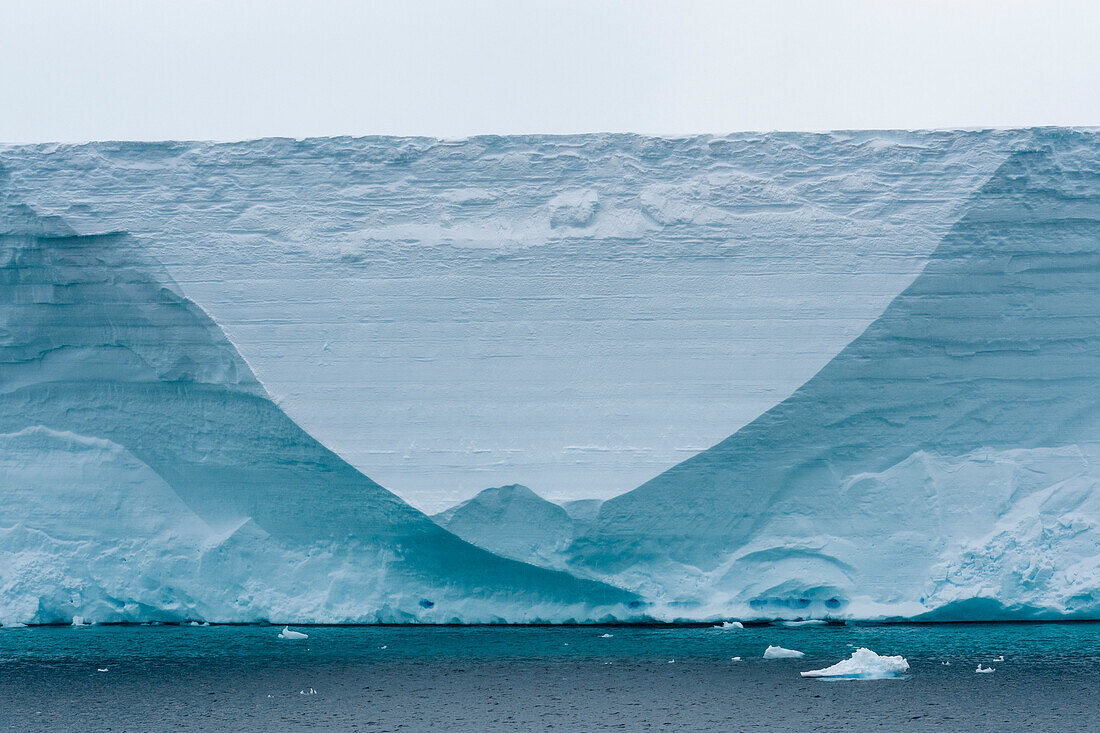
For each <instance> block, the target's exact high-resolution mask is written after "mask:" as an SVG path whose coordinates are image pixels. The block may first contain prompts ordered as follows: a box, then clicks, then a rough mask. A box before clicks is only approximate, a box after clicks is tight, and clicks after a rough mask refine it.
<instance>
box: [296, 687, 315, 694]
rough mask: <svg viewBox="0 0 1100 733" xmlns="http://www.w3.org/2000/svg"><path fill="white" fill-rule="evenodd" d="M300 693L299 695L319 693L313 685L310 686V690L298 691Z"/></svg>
mask: <svg viewBox="0 0 1100 733" xmlns="http://www.w3.org/2000/svg"><path fill="white" fill-rule="evenodd" d="M298 694H299V695H316V694H317V690H315V689H313V688H312V687H311V688H309V689H308V690H299V691H298Z"/></svg>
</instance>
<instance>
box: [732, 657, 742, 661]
mask: <svg viewBox="0 0 1100 733" xmlns="http://www.w3.org/2000/svg"><path fill="white" fill-rule="evenodd" d="M730 661H731V662H740V661H741V657H730Z"/></svg>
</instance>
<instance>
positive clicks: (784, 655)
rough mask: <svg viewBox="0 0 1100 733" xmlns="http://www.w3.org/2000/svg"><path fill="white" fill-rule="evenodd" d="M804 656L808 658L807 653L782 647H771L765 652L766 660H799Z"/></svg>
mask: <svg viewBox="0 0 1100 733" xmlns="http://www.w3.org/2000/svg"><path fill="white" fill-rule="evenodd" d="M804 656H806V654H805V652H800V651H797V650H795V649H784V648H783V647H781V646H769V647H768V648H767V649H765V650H764V659H798V658H799V657H804Z"/></svg>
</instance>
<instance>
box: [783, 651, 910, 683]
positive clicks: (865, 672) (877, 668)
mask: <svg viewBox="0 0 1100 733" xmlns="http://www.w3.org/2000/svg"><path fill="white" fill-rule="evenodd" d="M908 671H909V662H907V661H906V660H905V657H900V656H895V657H884V656H882V655H880V654H875V653H874V652H873V651H871V650H870V649H866V648H864V647H860V648H859V649H856V650H855V651H854V652H852V657H851V658H850V659H845V660H844V661H842V662H837V663H836V664H834V665H833V666H831V667H826V668H825V669H812V670H810V671H808V672H802V673H801V675H802V676H803V677H831V678H835V679H851V680H885V679H892V678H896V677H898V676H900V675H902V674H905V673H906V672H908Z"/></svg>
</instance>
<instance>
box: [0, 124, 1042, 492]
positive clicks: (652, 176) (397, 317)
mask: <svg viewBox="0 0 1100 733" xmlns="http://www.w3.org/2000/svg"><path fill="white" fill-rule="evenodd" d="M1047 134H1048V133H1045V132H1044V131H1041V130H1038V131H1036V130H998V131H989V130H986V131H976V130H975V131H965V132H959V131H898V130H867V131H840V132H833V133H823V134H804V133H766V134H765V133H735V134H729V135H698V136H690V137H682V138H654V137H644V136H638V135H611V134H609V135H575V136H541V135H534V136H510V137H498V136H486V137H476V138H470V139H465V140H435V139H429V138H393V137H370V138H324V139H307V140H293V139H264V140H248V141H241V142H233V143H208V142H188V141H175V142H159V143H142V142H93V143H87V144H82V145H57V144H55V145H49V144H43V145H22V146H14V145H13V146H4V145H0V167H4V168H6V169H7V170H8V171H9V173H10V187H11V189H12V191H14V192H15V193H16V194H17V195H18V200H19V201H20V202H22V203H25V204H28V205H31V206H33V207H34V208H35V210H37V211H39V212H41V213H44V214H50V215H57V216H60V217H62V218H63V219H64V220H65V222H66V223H67V224H69V225H70V226H72V227H73V229H74V230H75V231H76V232H77V233H79V234H99V233H103V232H110V231H125V232H128V233H130V234H131V235H133V236H134V237H136V238H137V239H138V240H139V241H140V242H141V245H142V247H143V248H144V250H145V251H146V252H147V253H148V254H150V255H151V256H152V257H154V258H156V259H157V260H158V261H160V262H161V263H163V265H164V268H165V269H166V270H167V271H168V273H169V274H170V275H171V276H172V279H173V280H174V281H175V282H176V283H178V285H179V288H180V290H181V292H182V293H183V294H184V295H186V296H187V297H188V298H189V299H191V300H193V301H195V302H196V303H199V304H200V305H201V306H202V308H203V309H204V310H206V311H207V312H208V313H209V314H210V316H211V317H212V318H213V319H214V320H215V321H216V322H217V323H218V325H219V326H220V327H221V328H222V329H224V330H225V332H226V333H227V334H228V336H229V337H230V339H231V340H232V341H233V343H234V345H235V346H236V347H237V348H238V349H239V351H240V352H241V354H242V355H243V356H244V358H245V360H246V361H247V362H248V364H249V366H250V367H251V368H252V370H253V372H254V373H255V374H256V375H257V377H258V378H259V380H260V381H261V382H262V383H263V385H264V386H265V388H266V389H267V391H268V393H269V394H270V395H271V396H272V398H273V399H274V400H275V401H276V403H277V404H278V405H279V406H280V408H282V409H283V410H284V411H286V412H287V414H288V415H289V416H290V417H291V418H292V419H293V420H294V421H295V422H296V423H298V424H299V425H300V426H301V427H302V428H303V429H304V430H306V432H308V433H309V434H310V435H312V436H314V437H315V438H317V440H319V441H320V442H321V443H322V444H324V445H325V446H326V447H328V448H331V449H332V450H334V451H335V452H336V453H337V454H339V455H340V456H341V457H343V458H345V459H346V460H348V461H349V462H350V463H351V464H352V465H354V466H355V467H357V468H359V469H360V470H361V471H362V472H363V473H365V474H366V475H368V476H370V477H372V478H373V479H375V480H377V481H378V482H379V483H381V484H382V485H384V486H386V487H387V488H388V489H390V490H391V491H393V492H394V493H396V494H397V495H398V496H401V497H402V498H403V499H405V500H406V501H408V502H410V503H411V504H412V505H413V506H416V507H417V508H420V509H423V510H425V511H427V512H428V513H431V514H435V513H437V512H439V511H441V510H443V509H446V508H448V507H450V506H453V505H454V504H456V503H458V502H460V501H464V500H466V499H469V498H471V497H472V496H474V495H475V494H476V493H477V492H479V491H481V490H482V489H484V488H485V487H487V486H501V485H505V484H511V483H516V482H519V483H524V484H526V485H528V486H531V487H532V488H535V489H536V490H537V491H539V492H540V493H544V495H545V496H546V497H547V498H550V499H552V500H554V501H558V500H564V499H574V498H602V499H606V498H608V497H611V496H614V495H616V494H620V493H622V492H624V491H628V490H630V489H633V488H636V487H637V486H639V485H640V484H641V483H643V482H644V481H646V480H648V479H649V478H652V477H653V476H655V475H657V474H659V473H660V472H662V471H664V470H666V469H667V468H668V467H670V466H672V465H675V464H676V463H679V462H680V461H682V460H684V459H685V458H689V457H690V456H692V455H694V454H695V453H698V452H699V451H701V450H704V449H706V448H707V447H708V446H711V445H713V444H715V443H716V442H718V441H719V440H721V439H722V438H724V437H726V436H728V435H730V434H731V433H732V432H734V431H735V430H737V429H738V428H739V427H741V426H742V425H744V424H746V423H748V422H749V421H751V420H752V419H753V418H755V417H757V416H758V415H759V414H760V413H761V412H763V411H764V410H767V409H768V408H770V407H772V406H774V405H775V404H776V403H777V402H779V401H780V400H782V399H783V398H784V397H786V396H787V395H789V394H790V393H791V392H792V391H793V390H794V389H796V388H797V387H798V386H799V385H800V384H802V383H803V382H805V381H806V380H807V379H809V378H810V377H811V376H813V374H814V373H815V372H816V371H817V370H818V369H820V368H821V367H822V366H823V365H824V364H825V363H826V362H827V361H828V360H829V359H830V358H832V357H833V356H834V355H835V354H836V353H837V352H838V351H839V350H840V349H842V348H843V347H844V345H845V344H847V343H848V342H849V341H851V340H852V339H853V338H855V337H856V336H857V335H858V334H859V333H860V332H861V331H862V330H863V329H864V328H865V327H866V326H867V324H868V323H870V321H872V320H873V319H874V318H875V317H876V316H878V315H879V314H880V313H881V312H882V309H883V308H884V307H885V306H886V305H887V303H889V301H890V300H891V299H892V298H893V297H894V296H895V295H897V294H898V293H899V292H900V291H901V290H903V289H904V288H905V287H906V286H907V285H908V284H909V283H910V282H911V281H912V279H913V277H914V276H915V275H916V274H917V272H919V271H920V268H921V267H922V265H923V264H924V261H925V258H926V257H927V255H928V253H930V252H931V251H932V250H933V249H934V248H935V247H936V245H937V243H938V242H939V241H940V240H941V239H942V238H943V236H944V234H945V233H946V232H947V230H948V229H949V228H950V226H951V224H952V223H953V222H954V221H955V220H956V219H957V218H958V217H959V215H960V211H961V209H962V207H964V206H965V204H966V201H967V198H968V197H969V196H970V194H972V193H973V192H974V191H975V190H977V189H978V188H979V187H980V186H981V184H982V183H983V182H984V181H985V180H987V179H988V178H989V176H990V175H991V174H992V173H993V171H994V170H995V169H996V167H997V166H998V165H999V164H1000V163H1001V162H1002V161H1003V160H1004V159H1005V158H1006V157H1007V156H1008V155H1009V154H1010V153H1011V152H1012V151H1013V150H1015V149H1018V148H1019V147H1020V146H1023V145H1027V144H1030V142H1031V141H1032V140H1034V139H1037V138H1042V137H1043V136H1044V135H1047Z"/></svg>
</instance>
